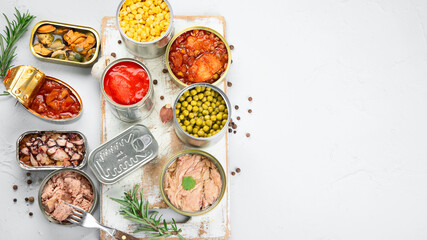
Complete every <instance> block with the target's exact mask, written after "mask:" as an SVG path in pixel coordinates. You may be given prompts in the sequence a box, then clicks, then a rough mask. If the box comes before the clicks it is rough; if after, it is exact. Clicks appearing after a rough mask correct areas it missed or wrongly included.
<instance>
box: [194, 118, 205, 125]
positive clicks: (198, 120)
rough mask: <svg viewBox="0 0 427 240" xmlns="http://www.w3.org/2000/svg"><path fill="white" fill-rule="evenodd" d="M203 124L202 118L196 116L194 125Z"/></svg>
mask: <svg viewBox="0 0 427 240" xmlns="http://www.w3.org/2000/svg"><path fill="white" fill-rule="evenodd" d="M202 124H203V120H202V119H200V118H198V119H197V120H196V125H197V126H200V125H202Z"/></svg>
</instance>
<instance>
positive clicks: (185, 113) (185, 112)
mask: <svg viewBox="0 0 427 240" xmlns="http://www.w3.org/2000/svg"><path fill="white" fill-rule="evenodd" d="M182 114H184V116H185V117H186V116H188V114H189V112H188V110H184V111H183V112H182ZM181 116H182V115H181ZM182 120H184V119H182Z"/></svg>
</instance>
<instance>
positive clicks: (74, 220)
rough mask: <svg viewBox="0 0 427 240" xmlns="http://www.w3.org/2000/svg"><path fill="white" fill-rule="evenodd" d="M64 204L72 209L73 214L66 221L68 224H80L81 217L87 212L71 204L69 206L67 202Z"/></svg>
mask: <svg viewBox="0 0 427 240" xmlns="http://www.w3.org/2000/svg"><path fill="white" fill-rule="evenodd" d="M65 204H67V205H68V206H70V207H72V208H73V214H71V215H70V216H68V219H67V220H68V221H69V222H71V223H75V224H81V221H82V219H83V217H84V216H85V215H86V213H87V212H86V211H85V210H83V209H81V208H79V207H77V206H74V205H72V204H69V203H67V202H65ZM76 210H78V211H76ZM76 215H77V216H76Z"/></svg>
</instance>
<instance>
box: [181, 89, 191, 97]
mask: <svg viewBox="0 0 427 240" xmlns="http://www.w3.org/2000/svg"><path fill="white" fill-rule="evenodd" d="M182 95H184V97H188V96H190V92H189V91H188V90H187V91H185V92H184V94H182Z"/></svg>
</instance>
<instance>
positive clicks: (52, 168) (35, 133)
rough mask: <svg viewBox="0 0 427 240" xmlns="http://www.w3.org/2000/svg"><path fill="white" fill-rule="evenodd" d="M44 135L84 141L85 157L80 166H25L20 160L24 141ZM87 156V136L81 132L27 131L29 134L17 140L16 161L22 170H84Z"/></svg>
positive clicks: (25, 133)
mask: <svg viewBox="0 0 427 240" xmlns="http://www.w3.org/2000/svg"><path fill="white" fill-rule="evenodd" d="M44 134H46V135H48V134H60V135H61V136H62V135H64V134H73V135H76V136H78V137H79V138H80V139H82V140H83V145H82V146H83V147H84V155H83V159H81V160H80V164H79V165H78V166H75V167H65V166H57V165H52V166H30V165H27V164H25V163H24V162H23V161H21V160H20V154H21V146H24V145H26V144H24V143H23V142H22V141H23V140H24V139H25V138H26V137H27V136H31V135H41V136H42V135H44ZM27 139H28V138H27ZM40 139H41V138H40V137H38V138H37V139H36V141H37V140H40ZM26 147H27V146H26ZM39 147H40V146H37V148H39ZM54 148H58V147H57V146H56V145H55V146H54ZM87 155H88V148H87V139H86V137H85V135H83V133H81V132H79V131H54V130H52V131H27V132H24V133H23V134H21V136H19V138H18V140H16V160H17V161H18V164H19V166H20V167H21V168H22V169H24V170H27V171H41V170H58V169H63V168H72V169H82V168H83V167H84V166H86V163H87ZM35 158H36V157H35ZM70 158H72V156H70Z"/></svg>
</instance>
